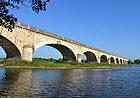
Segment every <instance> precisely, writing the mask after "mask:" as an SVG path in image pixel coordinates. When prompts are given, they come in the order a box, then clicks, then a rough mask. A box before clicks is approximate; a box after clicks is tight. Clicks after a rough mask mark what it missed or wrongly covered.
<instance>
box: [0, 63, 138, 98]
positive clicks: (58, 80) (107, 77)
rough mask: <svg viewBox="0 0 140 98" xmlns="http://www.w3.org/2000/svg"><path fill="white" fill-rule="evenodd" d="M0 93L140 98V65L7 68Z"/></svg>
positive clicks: (29, 96) (2, 70)
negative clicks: (62, 68)
mask: <svg viewBox="0 0 140 98" xmlns="http://www.w3.org/2000/svg"><path fill="white" fill-rule="evenodd" d="M0 96H3V97H5V96H8V97H14V98H15V97H16V98H20V97H26V98H32V97H39V98H44V97H88V98H90V97H92V98H93V97H94V98H140V65H134V66H131V67H127V68H114V69H87V70H86V69H71V70H40V69H5V68H3V67H0Z"/></svg>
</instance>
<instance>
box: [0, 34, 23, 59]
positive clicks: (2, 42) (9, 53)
mask: <svg viewBox="0 0 140 98" xmlns="http://www.w3.org/2000/svg"><path fill="white" fill-rule="evenodd" d="M0 46H1V47H2V49H3V50H4V51H5V53H6V59H8V60H13V59H21V53H20V51H19V49H18V48H17V47H16V45H14V44H13V43H12V42H11V41H10V40H8V39H7V38H5V37H3V36H2V35H0Z"/></svg>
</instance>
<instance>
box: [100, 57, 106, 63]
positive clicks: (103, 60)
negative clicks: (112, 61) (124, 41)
mask: <svg viewBox="0 0 140 98" xmlns="http://www.w3.org/2000/svg"><path fill="white" fill-rule="evenodd" d="M100 59H101V63H108V60H107V56H106V55H101V58H100Z"/></svg>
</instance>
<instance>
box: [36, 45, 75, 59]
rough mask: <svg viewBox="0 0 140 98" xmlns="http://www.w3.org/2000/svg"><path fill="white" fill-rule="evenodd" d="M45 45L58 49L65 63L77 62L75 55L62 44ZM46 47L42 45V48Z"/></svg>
mask: <svg viewBox="0 0 140 98" xmlns="http://www.w3.org/2000/svg"><path fill="white" fill-rule="evenodd" d="M45 45H46V46H51V47H53V48H55V49H57V50H58V51H59V52H60V53H61V54H62V56H63V61H66V62H75V61H76V57H75V55H74V53H73V52H72V50H71V49H69V48H68V47H66V46H64V45H62V44H45ZM45 45H42V46H45ZM42 46H40V47H42ZM40 47H39V48H40ZM36 50H37V49H36ZM34 52H35V51H34Z"/></svg>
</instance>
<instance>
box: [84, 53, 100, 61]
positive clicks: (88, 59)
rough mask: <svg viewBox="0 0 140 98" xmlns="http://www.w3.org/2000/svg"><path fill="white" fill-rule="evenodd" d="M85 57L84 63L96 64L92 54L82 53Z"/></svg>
mask: <svg viewBox="0 0 140 98" xmlns="http://www.w3.org/2000/svg"><path fill="white" fill-rule="evenodd" d="M83 54H84V55H85V56H86V61H87V62H90V63H96V62H97V57H96V55H95V54H94V53H93V52H90V51H86V52H84V53H83Z"/></svg>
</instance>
